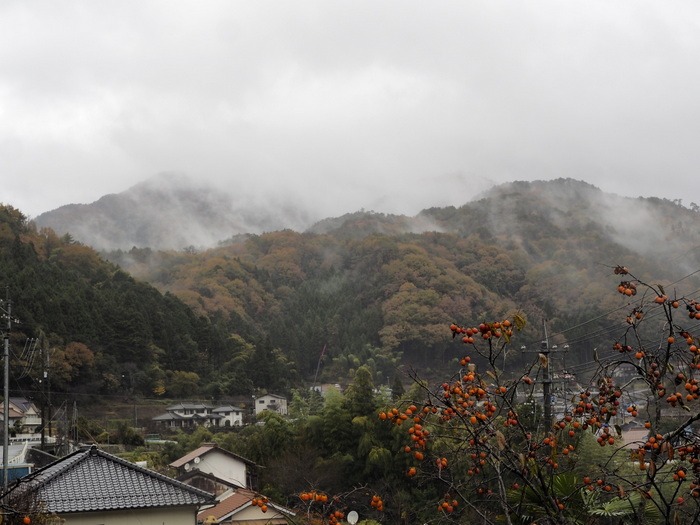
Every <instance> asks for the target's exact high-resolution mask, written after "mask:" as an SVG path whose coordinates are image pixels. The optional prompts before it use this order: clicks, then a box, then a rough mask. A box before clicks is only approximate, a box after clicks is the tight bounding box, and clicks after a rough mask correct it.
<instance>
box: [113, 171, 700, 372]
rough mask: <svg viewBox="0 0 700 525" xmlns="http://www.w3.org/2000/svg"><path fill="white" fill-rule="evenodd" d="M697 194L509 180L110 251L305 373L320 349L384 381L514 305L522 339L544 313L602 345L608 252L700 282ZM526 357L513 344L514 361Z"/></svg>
mask: <svg viewBox="0 0 700 525" xmlns="http://www.w3.org/2000/svg"><path fill="white" fill-rule="evenodd" d="M691 208H692V209H688V208H685V207H683V206H682V205H681V204H680V202H670V201H664V200H658V199H632V198H626V197H620V196H614V195H607V194H604V193H603V192H601V191H600V190H599V189H597V188H595V187H592V186H590V185H588V184H585V183H583V182H578V181H572V180H569V179H561V180H557V181H552V182H536V183H513V184H508V185H504V186H500V187H497V188H494V189H493V190H492V191H491V192H490V193H489V194H488V195H485V196H484V197H483V198H481V199H479V200H477V201H474V202H471V203H468V204H465V205H464V206H462V207H461V208H439V209H437V208H436V209H428V210H425V211H424V212H423V213H421V214H420V215H419V216H417V217H413V218H410V217H403V216H393V215H384V214H381V213H374V212H358V213H354V214H350V215H347V216H344V217H339V218H334V219H327V220H324V221H322V222H321V223H319V224H317V225H315V226H314V227H313V228H311V229H310V230H309V231H308V232H305V233H299V232H294V231H291V230H285V231H277V232H271V233H267V234H263V235H249V236H243V237H242V236H239V237H236V238H235V239H232V240H230V241H229V242H227V243H224V244H223V245H222V246H220V247H218V248H216V249H211V250H207V251H204V252H201V253H196V252H190V253H182V252H154V251H151V250H148V249H146V250H139V249H133V250H131V251H130V252H114V253H111V254H109V258H110V259H111V260H113V261H114V262H115V263H118V264H119V265H121V266H122V267H123V268H125V269H128V271H130V272H132V273H133V274H134V275H136V276H138V278H141V279H144V280H147V281H148V282H150V283H152V284H153V285H154V286H156V287H157V288H159V289H161V290H162V291H167V292H171V293H173V294H175V295H176V296H178V297H179V298H181V299H182V300H183V301H184V302H186V303H187V304H189V305H190V306H192V308H193V309H194V310H195V311H196V312H197V313H198V315H204V316H208V317H210V318H213V319H216V320H217V322H219V323H221V324H222V325H223V326H235V327H237V330H239V333H243V334H246V335H248V336H255V337H265V338H266V340H267V341H269V343H270V345H271V346H272V347H273V348H278V349H280V351H281V352H282V354H283V355H284V356H285V357H287V358H288V359H290V360H291V361H292V362H293V363H294V364H295V366H296V370H297V371H298V372H299V374H300V378H304V379H306V380H309V379H311V378H312V377H313V376H314V375H315V371H316V370H317V365H318V359H319V356H320V353H321V352H322V350H323V349H324V348H325V349H326V350H325V353H324V359H323V361H322V367H321V378H322V379H323V380H328V381H336V380H339V381H341V382H342V381H344V380H345V379H346V377H344V376H347V375H348V373H350V374H351V373H352V370H353V369H354V368H356V367H357V366H358V365H359V364H360V363H369V365H370V367H371V368H372V369H373V370H374V371H375V374H376V379H377V380H379V381H382V380H386V378H387V377H393V375H394V374H395V373H396V368H395V367H396V366H398V365H404V370H406V367H407V366H420V367H422V368H423V369H427V370H430V369H436V368H440V367H442V366H445V365H447V364H448V363H449V361H450V360H451V359H453V358H454V347H453V346H452V345H451V340H450V337H449V334H448V333H447V332H446V326H447V324H449V322H451V321H453V320H460V319H479V318H485V317H489V316H491V317H493V316H500V315H505V314H509V313H512V312H514V311H520V312H521V313H522V314H523V315H525V316H526V317H527V318H528V319H529V321H530V322H529V325H528V328H527V329H526V331H525V334H524V335H523V336H522V337H521V341H522V342H521V343H520V344H521V345H522V344H524V345H526V346H527V345H537V344H538V343H539V340H540V338H541V337H542V323H543V321H544V320H545V319H546V320H547V322H548V326H549V328H550V330H551V332H552V333H553V338H554V341H555V342H557V343H560V344H569V345H570V348H571V350H570V352H569V353H568V355H567V356H566V360H567V364H568V365H573V366H576V365H579V364H582V363H585V362H587V361H590V360H591V358H592V351H593V348H595V347H596V346H597V345H598V344H599V343H601V341H603V340H604V339H605V336H606V334H607V333H609V331H610V330H611V326H610V324H609V320H608V315H607V314H608V312H610V311H611V310H614V309H615V308H618V307H620V306H621V303H620V302H617V301H614V300H613V299H611V298H610V297H609V295H608V294H606V293H605V291H604V284H603V283H604V282H605V280H604V278H603V276H605V275H607V274H608V272H609V271H610V268H611V267H613V266H615V265H616V264H630V261H632V262H633V263H634V265H635V269H636V271H637V272H638V273H639V274H640V275H641V276H651V275H653V276H654V278H656V279H658V278H659V277H660V276H661V277H663V278H664V279H665V282H666V283H674V282H676V281H678V284H677V285H676V286H678V287H680V288H682V289H684V288H686V287H691V288H692V287H695V288H697V287H698V275H697V274H694V275H693V272H694V271H696V270H697V269H698V268H700V233H699V232H698V229H697V228H695V227H694V225H695V224H696V223H697V221H698V212H697V206H695V205H693V206H692V207H691ZM688 275H690V277H688V278H685V279H684V277H686V276H688ZM218 358H219V359H222V360H223V361H222V362H223V363H225V361H226V356H218ZM520 358H521V354H520V353H518V352H512V353H511V354H510V355H509V356H508V359H509V362H510V364H511V366H516V365H517V363H518V362H519V359H520ZM224 369H225V366H224Z"/></svg>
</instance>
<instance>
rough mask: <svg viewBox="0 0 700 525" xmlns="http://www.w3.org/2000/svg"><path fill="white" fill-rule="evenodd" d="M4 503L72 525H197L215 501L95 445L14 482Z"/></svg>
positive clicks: (204, 494) (209, 496)
mask: <svg viewBox="0 0 700 525" xmlns="http://www.w3.org/2000/svg"><path fill="white" fill-rule="evenodd" d="M3 501H4V502H6V504H7V505H8V506H9V507H11V508H16V509H19V510H22V511H23V512H26V511H27V509H26V505H27V502H32V504H33V505H35V506H41V508H42V512H45V513H47V514H50V515H54V514H55V515H56V516H57V518H58V519H63V520H65V522H66V523H70V524H71V525H94V524H95V523H102V524H107V525H118V524H126V523H139V524H142V525H162V524H163V523H167V524H168V525H196V523H197V514H198V513H199V512H200V511H201V510H202V509H203V508H204V506H207V505H212V504H213V503H214V496H213V494H210V493H208V492H205V491H202V490H199V489H197V488H195V487H192V486H189V485H187V484H185V483H182V482H180V481H177V480H174V479H172V478H169V477H167V476H164V475H162V474H158V473H156V472H153V471H150V470H148V469H146V468H143V467H140V466H138V465H135V464H133V463H130V462H128V461H125V460H123V459H120V458H118V457H116V456H113V455H111V454H107V453H106V452H103V451H101V450H99V449H98V448H97V447H96V446H94V445H93V446H91V447H87V448H83V449H81V450H77V451H75V452H73V453H72V454H69V455H67V456H65V457H64V458H61V459H59V460H57V461H54V462H53V463H50V464H49V465H47V466H45V467H43V468H41V469H39V470H36V471H34V472H33V473H32V474H29V475H28V476H25V477H23V478H22V479H20V480H18V481H16V482H15V483H14V484H13V485H11V486H10V488H9V489H8V491H7V493H6V494H5V495H3ZM23 506H24V508H23ZM34 511H35V512H36V507H35V508H34Z"/></svg>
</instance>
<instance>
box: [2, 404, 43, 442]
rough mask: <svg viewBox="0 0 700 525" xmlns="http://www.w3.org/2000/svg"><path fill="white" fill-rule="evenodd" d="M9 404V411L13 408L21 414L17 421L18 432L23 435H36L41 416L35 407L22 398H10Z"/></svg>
mask: <svg viewBox="0 0 700 525" xmlns="http://www.w3.org/2000/svg"><path fill="white" fill-rule="evenodd" d="M9 402H10V409H12V408H14V409H15V410H17V412H19V413H20V414H22V418H21V419H20V421H19V427H20V428H19V431H20V432H21V433H23V434H34V433H36V431H37V430H38V429H39V427H41V414H40V413H39V409H38V408H37V407H36V405H35V404H34V403H33V402H32V401H30V400H28V399H26V398H24V397H11V398H10V399H9ZM10 413H12V412H10Z"/></svg>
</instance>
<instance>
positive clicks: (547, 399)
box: [522, 320, 569, 431]
mask: <svg viewBox="0 0 700 525" xmlns="http://www.w3.org/2000/svg"><path fill="white" fill-rule="evenodd" d="M542 326H543V329H544V339H543V340H542V342H541V343H540V348H539V350H526V349H525V347H522V350H524V351H525V352H537V353H538V354H539V360H540V367H541V368H542V407H543V421H544V428H545V429H546V430H547V431H548V430H549V429H551V428H552V383H553V382H554V381H553V380H552V376H551V365H550V361H551V360H550V354H551V353H552V352H557V351H558V349H557V345H553V346H551V347H550V346H549V334H548V333H547V321H546V320H545V321H542ZM568 347H569V345H565V346H564V350H566V349H568Z"/></svg>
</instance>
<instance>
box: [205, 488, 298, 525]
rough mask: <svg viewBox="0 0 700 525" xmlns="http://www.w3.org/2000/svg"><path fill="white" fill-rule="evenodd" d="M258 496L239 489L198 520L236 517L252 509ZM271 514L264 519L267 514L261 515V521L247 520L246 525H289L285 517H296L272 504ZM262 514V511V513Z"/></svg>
mask: <svg viewBox="0 0 700 525" xmlns="http://www.w3.org/2000/svg"><path fill="white" fill-rule="evenodd" d="M255 496H256V493H255V492H253V491H252V490H248V489H237V490H236V492H234V493H233V494H231V495H230V496H228V497H226V498H224V499H222V500H221V501H219V502H218V503H217V504H216V505H215V506H214V507H211V508H208V509H205V510H203V511H200V513H199V514H198V515H197V519H198V520H205V519H206V518H207V517H209V516H214V517H215V518H216V519H217V520H225V519H228V518H230V517H231V516H233V515H235V514H236V513H237V512H240V511H241V510H243V509H245V508H247V507H251V506H252V500H253V498H254V497H255ZM268 505H269V506H270V509H271V512H269V513H268V517H264V516H265V514H261V519H253V520H245V522H244V523H246V525H251V524H252V523H267V524H279V523H284V524H286V523H288V522H287V520H286V519H285V515H287V516H294V513H293V512H292V511H291V510H289V509H285V508H284V507H280V506H278V505H275V504H274V503H272V502H270V503H269V504H268ZM260 512H261V513H262V511H260ZM237 521H238V520H236V519H235V518H233V519H232V520H231V522H232V523H236V522H237Z"/></svg>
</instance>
